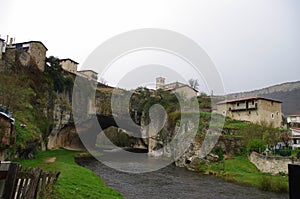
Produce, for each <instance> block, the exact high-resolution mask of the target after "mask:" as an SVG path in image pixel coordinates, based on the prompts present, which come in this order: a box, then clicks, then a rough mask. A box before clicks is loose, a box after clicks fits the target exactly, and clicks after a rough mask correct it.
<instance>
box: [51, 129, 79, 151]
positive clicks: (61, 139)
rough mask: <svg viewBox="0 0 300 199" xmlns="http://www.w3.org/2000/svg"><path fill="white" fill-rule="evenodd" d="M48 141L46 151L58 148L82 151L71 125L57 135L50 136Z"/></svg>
mask: <svg viewBox="0 0 300 199" xmlns="http://www.w3.org/2000/svg"><path fill="white" fill-rule="evenodd" d="M48 139H49V140H48V149H55V148H60V147H68V148H74V149H84V146H83V144H82V142H81V140H80V138H79V136H78V134H77V132H76V129H75V126H74V125H73V124H69V125H66V126H65V127H63V128H62V129H61V130H60V131H59V132H58V133H56V134H54V135H50V136H49V137H48Z"/></svg>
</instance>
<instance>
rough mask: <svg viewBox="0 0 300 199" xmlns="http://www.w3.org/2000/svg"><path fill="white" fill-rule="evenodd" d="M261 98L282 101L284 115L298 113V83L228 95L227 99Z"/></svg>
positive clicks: (299, 84)
mask: <svg viewBox="0 0 300 199" xmlns="http://www.w3.org/2000/svg"><path fill="white" fill-rule="evenodd" d="M247 96H261V97H267V98H272V99H277V100H280V101H282V102H283V103H282V112H283V113H284V114H285V115H288V114H292V113H296V112H300V81H297V82H288V83H283V84H278V85H275V86H270V87H267V88H262V89H258V90H254V91H249V92H241V93H232V94H228V95H227V97H228V99H234V98H240V97H247Z"/></svg>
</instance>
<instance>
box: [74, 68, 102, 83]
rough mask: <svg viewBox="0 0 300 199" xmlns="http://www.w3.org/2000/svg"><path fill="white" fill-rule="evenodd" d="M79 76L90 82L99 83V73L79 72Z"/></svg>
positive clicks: (90, 71)
mask: <svg viewBox="0 0 300 199" xmlns="http://www.w3.org/2000/svg"><path fill="white" fill-rule="evenodd" d="M77 75H79V76H82V77H85V78H87V79H88V80H92V81H97V79H98V73H97V72H95V71H93V70H81V71H77Z"/></svg>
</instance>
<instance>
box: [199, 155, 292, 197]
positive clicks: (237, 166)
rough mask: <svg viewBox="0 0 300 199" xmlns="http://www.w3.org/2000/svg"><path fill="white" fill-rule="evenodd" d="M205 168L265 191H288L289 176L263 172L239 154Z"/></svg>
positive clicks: (210, 171)
mask: <svg viewBox="0 0 300 199" xmlns="http://www.w3.org/2000/svg"><path fill="white" fill-rule="evenodd" d="M203 170H204V171H205V172H208V173H212V174H214V175H216V176H220V177H223V178H224V179H226V180H227V181H231V182H238V183H243V184H247V185H252V186H256V187H258V188H260V189H262V190H265V191H275V192H288V176H286V175H283V176H280V175H279V176H273V175H270V174H265V173H261V172H260V171H259V170H258V169H257V168H256V167H255V166H254V165H253V164H252V163H251V162H250V161H249V160H248V158H247V157H246V156H237V157H234V158H232V159H228V160H225V161H224V162H223V163H212V164H211V165H209V166H208V167H206V168H204V169H203Z"/></svg>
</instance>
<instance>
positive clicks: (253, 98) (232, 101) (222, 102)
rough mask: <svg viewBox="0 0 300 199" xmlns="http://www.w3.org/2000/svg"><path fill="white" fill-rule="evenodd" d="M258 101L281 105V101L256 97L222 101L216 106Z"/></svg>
mask: <svg viewBox="0 0 300 199" xmlns="http://www.w3.org/2000/svg"><path fill="white" fill-rule="evenodd" d="M260 99H262V100H267V101H272V102H278V103H282V101H279V100H275V99H270V98H266V97H259V96H256V97H244V98H238V99H231V100H224V101H220V102H218V103H217V104H230V103H234V102H241V101H247V100H260Z"/></svg>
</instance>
